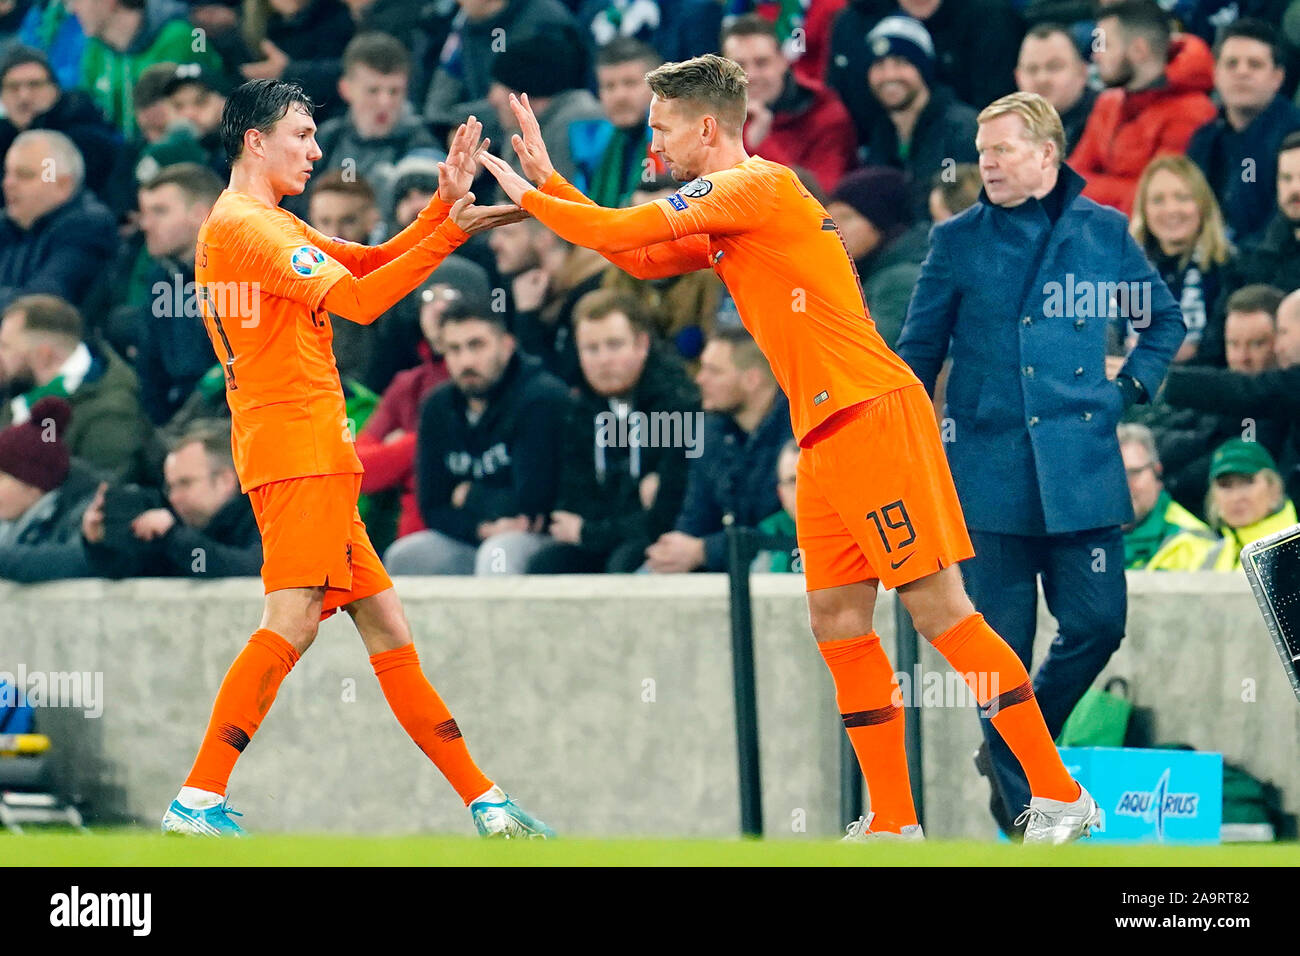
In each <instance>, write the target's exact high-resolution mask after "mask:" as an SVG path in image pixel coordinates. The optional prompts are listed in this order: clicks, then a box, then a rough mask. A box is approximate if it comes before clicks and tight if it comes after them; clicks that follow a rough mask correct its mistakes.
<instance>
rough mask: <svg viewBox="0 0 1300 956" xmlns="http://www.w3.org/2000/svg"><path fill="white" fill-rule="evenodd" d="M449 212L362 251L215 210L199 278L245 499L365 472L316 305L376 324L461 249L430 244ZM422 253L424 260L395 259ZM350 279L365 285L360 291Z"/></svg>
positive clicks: (253, 216)
mask: <svg viewBox="0 0 1300 956" xmlns="http://www.w3.org/2000/svg"><path fill="white" fill-rule="evenodd" d="M447 208H449V207H447V206H446V204H441V206H439V204H438V203H437V202H436V201H435V202H434V203H431V204H430V206H429V207H427V208H426V210H425V211H424V212H422V213H421V218H420V219H419V220H417V222H416V223H415V224H413V225H412V226H411V227H408V229H407V230H404V231H403V232H402V233H401V234H399V236H396V237H394V238H393V239H391V240H389V242H388V243H385V244H384V245H383V246H377V247H368V246H359V245H355V244H353V243H346V242H342V241H340V240H336V239H330V238H328V237H326V236H324V235H322V234H321V233H319V232H317V231H316V230H314V229H312V228H311V227H310V226H308V225H307V224H306V223H304V222H303V221H302V220H301V219H299V218H298V217H297V216H295V215H293V214H292V213H290V212H288V211H287V210H285V209H281V208H280V207H279V206H268V205H267V204H266V203H264V202H262V201H260V200H258V199H256V198H254V197H253V196H250V195H248V194H246V193H242V192H238V191H236V190H233V189H227V190H225V191H224V192H223V193H222V194H221V196H220V197H219V198H218V199H217V202H216V204H215V205H214V206H213V207H212V211H211V212H210V213H209V214H208V217H207V219H206V220H205V221H204V223H203V226H202V227H201V228H200V230H199V237H198V245H197V249H196V254H195V269H194V278H195V282H196V284H197V286H198V297H199V302H200V304H201V310H202V313H203V322H204V325H205V326H206V328H207V331H208V338H209V339H210V340H211V341H212V347H213V349H214V350H215V352H216V355H217V359H218V360H219V361H220V363H221V365H222V367H223V368H224V369H225V372H226V399H227V401H228V403H229V405H230V417H231V445H232V449H233V452H234V458H235V469H236V471H237V472H238V474H239V480H240V485H241V487H242V489H243V490H244V491H248V490H250V489H252V488H256V487H259V486H261V485H264V484H266V483H267V482H271V481H280V480H283V479H285V478H299V477H303V476H307V475H332V474H346V473H359V472H361V471H362V470H363V469H362V466H361V461H360V460H359V459H358V458H357V454H356V451H355V450H354V448H353V441H354V438H355V431H356V429H355V428H354V427H353V423H352V422H350V421H348V417H347V411H346V408H345V406H344V400H343V388H342V385H341V384H340V382H339V373H338V369H337V367H336V366H335V364H334V351H333V347H332V345H333V339H334V333H333V327H332V325H331V318H330V314H329V312H327V311H325V307H324V305H323V303H324V302H325V300H326V298H327V296H328V297H329V298H330V303H331V308H334V309H335V310H336V311H340V310H342V314H345V315H348V316H349V317H350V318H354V319H356V320H357V321H360V322H367V321H373V320H374V317H375V316H376V315H377V314H379V313H381V312H382V311H383V310H384V309H386V308H387V307H388V306H390V305H391V304H392V303H393V302H395V301H396V300H397V299H398V298H400V297H401V296H402V295H405V294H406V293H407V292H409V291H410V290H411V288H413V287H414V286H415V285H416V284H418V283H419V282H420V281H421V280H422V279H423V278H424V276H426V275H427V274H428V272H430V271H432V269H433V267H434V266H435V265H436V263H437V262H438V261H440V259H441V257H442V256H443V255H445V254H447V253H448V252H450V251H451V248H454V246H455V245H456V244H458V242H460V241H463V240H464V237H465V234H464V233H463V232H461V231H460V230H459V229H457V228H456V227H455V226H454V224H452V223H450V221H447V222H446V224H445V228H440V229H439V233H440V234H439V235H436V236H435V235H432V233H433V230H434V229H435V227H438V226H439V224H440V223H442V222H443V220H444V219H445V217H446V209H447ZM449 237H450V241H448V239H449ZM417 243H418V245H419V246H420V247H421V248H420V249H418V250H414V251H412V252H411V253H410V254H409V255H401V256H400V258H398V257H399V254H400V253H402V252H406V251H407V250H409V249H411V247H413V246H415V245H417ZM395 259H396V260H397V261H393V260H395ZM385 263H387V264H386V265H385ZM381 265H382V266H383V268H382V269H381V268H379V267H380V266H381ZM349 267H351V269H355V270H356V271H357V272H358V273H360V274H363V275H364V274H367V273H369V274H370V277H369V279H368V280H365V281H358V280H357V279H356V278H355V277H354V276H353V274H352V271H350V268H349ZM332 289H333V290H334V291H333V293H332V294H331V290H332ZM367 290H369V292H368V293H367ZM335 303H337V304H335Z"/></svg>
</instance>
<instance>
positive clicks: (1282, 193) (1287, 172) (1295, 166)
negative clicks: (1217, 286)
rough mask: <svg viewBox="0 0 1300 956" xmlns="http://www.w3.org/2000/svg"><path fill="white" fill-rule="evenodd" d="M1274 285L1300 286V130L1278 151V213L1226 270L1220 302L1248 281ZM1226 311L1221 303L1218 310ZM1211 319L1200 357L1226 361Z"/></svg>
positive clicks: (1282, 287)
mask: <svg viewBox="0 0 1300 956" xmlns="http://www.w3.org/2000/svg"><path fill="white" fill-rule="evenodd" d="M1256 284H1263V285H1272V286H1276V287H1277V288H1279V289H1281V290H1282V291H1283V292H1290V291H1291V290H1292V289H1300V131H1297V132H1294V133H1290V134H1288V135H1287V137H1286V139H1284V140H1282V145H1281V146H1279V147H1278V154H1277V214H1276V215H1275V216H1274V217H1273V221H1272V222H1270V223H1269V225H1268V228H1267V229H1266V230H1265V231H1264V236H1263V238H1262V239H1260V241H1259V242H1258V243H1256V244H1255V245H1254V246H1253V247H1251V248H1249V249H1246V250H1244V251H1242V252H1241V253H1240V254H1239V255H1238V256H1237V258H1236V259H1235V260H1234V261H1233V262H1232V264H1231V266H1230V268H1228V269H1227V270H1226V271H1225V274H1224V277H1223V289H1222V291H1221V292H1220V293H1219V296H1220V302H1221V303H1222V302H1226V298H1227V296H1229V295H1231V294H1232V293H1233V292H1235V291H1236V290H1237V289H1240V288H1241V287H1242V286H1247V285H1256ZM1216 311H1218V312H1222V311H1223V306H1222V305H1220V306H1219V308H1218V309H1217V310H1216ZM1215 331H1216V326H1215V325H1214V324H1213V323H1211V325H1210V327H1209V332H1210V333H1211V334H1210V335H1209V336H1207V337H1206V341H1205V342H1203V343H1202V344H1201V350H1200V353H1199V354H1198V358H1199V359H1201V360H1203V361H1206V362H1210V363H1213V364H1216V365H1222V364H1223V361H1224V356H1223V343H1222V339H1217V338H1216V337H1215V336H1214V335H1213V333H1214V332H1215Z"/></svg>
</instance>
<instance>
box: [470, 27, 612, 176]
mask: <svg viewBox="0 0 1300 956" xmlns="http://www.w3.org/2000/svg"><path fill="white" fill-rule="evenodd" d="M491 72H492V85H491V87H489V89H488V102H489V103H490V104H492V109H493V110H494V111H495V112H496V117H497V122H498V124H499V125H500V129H501V131H502V133H503V134H504V135H503V136H502V137H501V139H500V140H497V138H496V137H493V138H492V141H493V142H494V143H496V142H500V143H501V145H502V155H503V156H504V155H506V154H507V153H508V154H509V156H510V162H512V163H514V165H515V169H516V170H519V169H520V167H519V159H518V157H517V156H515V154H514V151H513V150H505V149H504V146H505V141H506V140H507V139H509V137H510V135H511V134H512V133H516V132H518V131H519V124H518V122H517V121H516V120H515V114H514V111H513V110H511V109H510V94H511V93H514V94H516V95H525V94H526V95H527V96H528V100H529V102H530V103H531V104H532V107H533V112H534V113H535V114H537V122H538V124H539V125H540V126H541V127H542V136H543V137H544V138H545V140H546V144H547V147H548V148H549V149H550V151H551V162H552V163H553V164H554V165H555V169H556V170H557V171H558V172H559V174H560V175H561V176H563V177H564V178H565V179H572V178H573V177H574V176H576V175H577V165H576V164H575V162H574V160H573V144H572V141H571V137H570V133H569V128H570V127H571V126H573V124H575V123H585V122H590V121H592V120H600V119H604V117H605V111H604V110H602V109H601V107H600V102H599V101H598V100H597V99H596V98H595V97H594V96H592V95H591V93H590V92H588V90H587V88H586V84H587V68H586V60H585V59H584V58H583V56H582V54H581V52H580V48H579V46H578V44H577V41H575V40H573V39H571V38H570V37H569V36H568V35H567V34H565V33H561V32H555V33H538V34H535V35H533V36H529V37H524V38H523V39H520V40H512V41H511V42H510V43H509V44H508V45H507V46H506V49H505V50H503V51H502V52H501V53H499V54H497V58H496V59H495V60H494V61H493V62H492V71H491Z"/></svg>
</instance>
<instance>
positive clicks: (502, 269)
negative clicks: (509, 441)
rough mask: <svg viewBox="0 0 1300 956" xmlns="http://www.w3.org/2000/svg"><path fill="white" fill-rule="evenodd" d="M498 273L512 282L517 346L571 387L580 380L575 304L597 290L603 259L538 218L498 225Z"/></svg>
mask: <svg viewBox="0 0 1300 956" xmlns="http://www.w3.org/2000/svg"><path fill="white" fill-rule="evenodd" d="M488 245H489V246H490V247H491V248H492V252H493V253H494V254H495V255H496V265H497V271H498V272H499V273H500V274H501V276H502V277H503V278H506V279H509V280H510V295H511V304H512V307H513V309H514V320H513V324H512V326H511V328H513V329H514V332H515V335H516V336H518V338H519V347H520V348H521V349H523V350H524V351H525V352H527V353H529V354H530V355H536V356H537V357H539V358H540V359H541V360H542V364H543V365H544V366H545V367H546V369H547V371H549V372H551V373H552V374H554V375H556V376H557V377H558V378H560V379H561V380H562V381H564V382H565V384H567V385H576V384H577V383H578V382H579V380H580V379H581V377H582V376H581V372H580V371H579V370H578V350H577V346H576V345H575V343H574V337H573V309H574V305H575V303H576V302H577V301H578V300H579V299H580V298H582V297H583V296H584V295H586V294H587V293H588V292H591V291H592V290H594V289H596V288H599V286H600V280H601V276H602V274H603V273H604V270H605V264H606V263H605V260H604V259H603V258H602V257H601V255H600V254H599V253H596V252H593V251H592V250H590V249H584V248H582V247H581V246H571V245H569V243H567V242H565V241H564V240H563V239H561V238H560V237H559V236H557V235H555V233H553V232H551V230H549V229H547V228H546V227H545V226H543V225H542V224H541V223H539V222H537V220H535V219H525V220H524V221H523V222H519V223H511V224H509V225H505V226H499V227H497V228H496V229H493V230H492V231H491V232H490V233H488Z"/></svg>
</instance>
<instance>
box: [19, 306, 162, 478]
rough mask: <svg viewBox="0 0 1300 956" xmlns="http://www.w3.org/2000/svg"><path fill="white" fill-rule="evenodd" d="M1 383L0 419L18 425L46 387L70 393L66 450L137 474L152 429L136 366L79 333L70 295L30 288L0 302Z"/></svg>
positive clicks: (123, 474)
mask: <svg viewBox="0 0 1300 956" xmlns="http://www.w3.org/2000/svg"><path fill="white" fill-rule="evenodd" d="M0 383H3V384H4V385H5V386H6V387H7V390H8V394H9V395H11V396H12V399H11V400H10V401H7V402H4V403H3V404H0V425H8V424H11V423H12V424H19V425H21V424H22V423H23V422H25V421H27V420H28V419H29V418H30V417H31V409H32V406H34V405H35V404H36V402H37V401H39V400H40V399H42V398H44V397H45V396H46V395H55V396H58V397H59V398H64V399H67V401H68V403H69V404H70V405H71V406H72V422H71V423H70V425H69V426H68V427H67V428H66V429H65V430H64V432H63V439H64V442H65V443H66V444H67V447H68V451H69V453H71V454H73V455H75V456H76V457H78V458H81V459H84V460H85V462H86V463H87V464H88V465H91V466H92V467H94V468H97V469H99V470H101V471H104V472H107V473H108V474H110V475H112V476H114V477H117V478H120V479H124V480H128V481H129V480H132V479H134V478H136V477H137V476H138V475H139V473H140V470H141V465H142V461H143V457H144V455H145V453H146V446H147V443H148V441H149V438H150V430H149V423H148V421H147V420H146V419H145V417H144V413H143V411H142V410H141V408H140V398H139V391H140V386H139V383H138V381H137V380H136V376H135V372H133V371H132V370H131V368H130V366H128V365H127V364H126V363H125V362H124V361H122V359H121V358H119V357H118V355H117V353H116V352H114V351H113V350H112V349H111V348H109V347H108V346H106V345H92V344H91V343H88V342H84V341H82V324H81V316H80V314H78V312H77V310H76V309H74V308H73V307H72V306H70V305H69V304H68V303H67V302H64V301H63V300H62V299H59V298H57V297H55V296H52V295H30V296H23V297H22V298H20V299H15V300H14V301H13V302H10V303H9V304H8V305H7V306H6V307H5V308H4V310H3V312H2V313H0Z"/></svg>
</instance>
